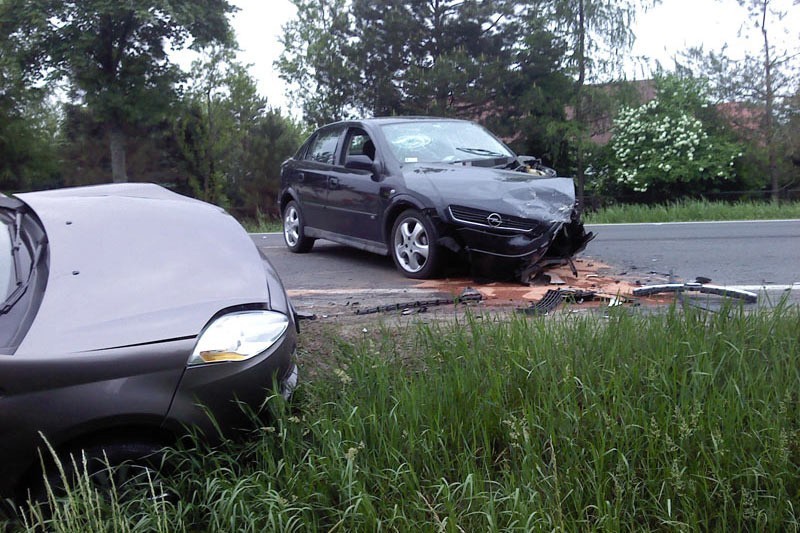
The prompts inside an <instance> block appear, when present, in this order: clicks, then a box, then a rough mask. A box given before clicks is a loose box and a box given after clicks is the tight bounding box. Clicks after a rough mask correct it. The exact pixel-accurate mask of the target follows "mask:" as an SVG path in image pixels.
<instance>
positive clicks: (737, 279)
mask: <svg viewBox="0 0 800 533" xmlns="http://www.w3.org/2000/svg"><path fill="white" fill-rule="evenodd" d="M587 228H588V229H589V230H590V231H594V232H595V233H596V234H597V238H596V239H595V240H594V241H592V242H591V243H590V244H589V246H588V247H587V249H586V251H585V252H584V253H583V254H582V257H584V258H586V260H587V261H591V260H597V261H600V262H603V263H605V264H607V265H609V266H610V271H611V273H612V274H614V275H618V276H621V277H627V278H628V279H636V280H640V281H641V282H642V283H645V284H646V283H654V282H659V281H664V280H665V279H667V278H668V277H669V276H672V277H673V278H675V279H676V280H679V281H693V280H694V279H695V278H696V277H697V276H703V277H706V278H710V279H711V280H712V281H713V283H715V284H718V285H726V286H735V287H741V288H745V289H747V290H754V291H756V290H759V288H760V287H762V286H766V287H768V289H769V290H768V292H767V294H769V295H770V298H771V299H776V298H775V296H778V297H779V294H782V293H783V292H785V291H787V290H788V291H789V294H790V295H791V298H792V300H793V301H798V302H800V220H779V221H747V222H691V223H661V224H611V225H589V226H587ZM252 238H253V240H254V241H255V243H256V245H257V246H258V247H259V248H261V249H262V250H263V251H264V252H265V253H266V255H267V256H268V257H269V258H270V260H271V261H272V263H273V264H274V265H275V268H276V269H277V271H278V274H279V275H280V276H281V278H282V279H283V282H284V285H285V286H286V288H287V290H289V292H290V294H292V296H293V299H294V300H295V301H298V300H300V301H302V300H303V298H313V297H316V298H317V299H318V300H319V299H323V300H324V299H328V300H331V299H335V298H337V297H342V296H346V297H348V298H351V299H352V298H359V297H361V299H362V300H368V301H370V302H376V301H377V300H379V299H381V298H386V297H387V296H388V295H398V297H400V298H402V297H405V298H406V299H408V298H409V297H412V296H413V297H415V298H424V297H426V296H425V291H424V290H422V289H417V288H414V286H415V285H418V284H419V282H418V281H415V280H409V279H407V278H405V277H403V276H402V275H401V274H400V273H399V272H397V270H395V267H394V265H393V263H392V260H391V259H390V258H389V257H382V256H378V255H374V254H370V253H367V252H362V251H359V250H355V249H352V248H348V247H346V246H341V245H338V244H334V243H330V242H327V241H317V242H316V244H315V245H314V249H313V251H312V252H311V253H308V254H291V253H289V252H288V251H287V250H286V248H285V246H284V244H283V236H282V235H281V234H278V233H270V234H254V235H252ZM377 303H380V302H377ZM299 307H301V306H299Z"/></svg>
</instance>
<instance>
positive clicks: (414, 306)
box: [355, 287, 483, 315]
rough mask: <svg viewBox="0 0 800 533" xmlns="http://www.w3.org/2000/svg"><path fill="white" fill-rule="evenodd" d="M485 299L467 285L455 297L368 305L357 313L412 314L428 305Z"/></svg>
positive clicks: (425, 308)
mask: <svg viewBox="0 0 800 533" xmlns="http://www.w3.org/2000/svg"><path fill="white" fill-rule="evenodd" d="M481 300H483V295H482V294H481V293H480V292H478V291H476V290H475V289H473V288H472V287H466V288H464V290H463V291H462V292H461V294H460V295H458V296H456V297H455V298H434V299H432V300H417V301H413V302H401V303H395V304H389V305H378V306H375V307H368V308H366V309H356V310H355V314H356V315H371V314H374V313H386V312H391V311H401V312H402V314H403V315H412V314H418V313H424V312H426V311H427V310H428V307H433V306H437V305H450V304H453V305H457V304H465V303H476V302H480V301H481Z"/></svg>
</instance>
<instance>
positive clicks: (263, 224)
mask: <svg viewBox="0 0 800 533" xmlns="http://www.w3.org/2000/svg"><path fill="white" fill-rule="evenodd" d="M241 224H242V226H244V229H246V230H247V232H248V233H281V232H282V231H283V224H282V222H281V221H280V220H278V219H269V218H266V217H258V218H256V219H255V220H252V219H247V220H242V221H241Z"/></svg>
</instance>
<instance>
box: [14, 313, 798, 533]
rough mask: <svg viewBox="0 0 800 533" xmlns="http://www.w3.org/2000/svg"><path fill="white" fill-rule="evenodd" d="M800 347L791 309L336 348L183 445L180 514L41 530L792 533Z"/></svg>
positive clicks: (146, 508) (74, 503)
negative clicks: (249, 409) (260, 420)
mask: <svg viewBox="0 0 800 533" xmlns="http://www.w3.org/2000/svg"><path fill="white" fill-rule="evenodd" d="M798 341H800V310H798V308H797V307H789V306H785V305H779V306H778V307H777V308H776V309H774V310H763V311H760V312H756V313H746V312H744V311H743V310H741V309H740V308H728V309H725V310H723V312H720V313H716V314H714V313H709V312H704V311H701V310H695V309H685V310H682V309H676V308H673V309H672V310H670V311H669V312H667V313H666V314H661V315H657V316H643V315H640V314H630V313H628V312H626V311H625V310H621V311H619V312H615V313H613V314H611V315H610V316H608V317H606V318H601V317H598V316H589V317H575V316H566V317H564V318H561V319H552V318H537V319H524V318H514V319H511V320H504V321H499V320H479V319H476V318H469V317H468V318H466V319H464V320H462V321H461V322H459V323H457V324H450V325H446V324H445V325H441V324H440V325H419V326H416V327H409V329H400V330H385V331H382V332H381V333H380V334H376V335H374V336H369V334H365V335H364V337H363V338H362V339H360V340H358V341H357V342H355V343H353V342H346V341H344V340H342V339H336V338H334V339H331V346H332V351H333V356H334V361H336V365H335V367H334V369H332V370H330V371H328V372H324V373H319V374H318V375H319V376H320V377H319V378H318V379H317V380H316V381H315V382H313V383H309V382H305V383H303V385H302V386H301V387H300V388H299V389H298V391H297V394H296V396H295V398H294V400H293V403H292V404H291V405H287V404H285V403H284V402H283V401H282V400H281V399H280V398H272V399H270V401H269V408H270V409H271V410H272V411H273V412H274V414H275V418H274V420H275V422H274V423H273V424H272V425H271V426H265V427H260V428H259V429H258V430H257V431H256V432H255V433H254V435H253V437H252V438H251V439H249V440H248V441H247V442H246V443H244V444H238V445H235V444H231V445H229V446H227V447H225V448H223V449H216V450H210V451H209V450H204V449H202V448H198V449H195V450H192V449H189V450H183V451H176V452H174V453H173V456H172V461H173V462H174V463H176V464H177V470H176V471H177V472H178V473H177V474H176V475H175V476H174V477H173V478H172V479H171V480H170V482H171V483H172V484H173V485H174V489H175V490H176V491H177V492H178V493H179V494H180V495H181V499H180V501H179V502H178V503H169V502H163V503H158V504H154V503H153V502H146V501H145V502H142V501H135V502H128V503H119V502H118V501H116V500H115V502H114V505H107V504H102V502H100V503H98V502H99V500H98V499H97V498H93V497H92V496H91V494H88V495H87V494H80V493H79V494H77V495H76V496H75V497H71V498H70V499H69V501H68V503H67V504H65V505H66V506H67V510H66V511H63V512H61V514H60V515H59V514H57V515H56V516H60V517H66V518H67V519H65V520H64V521H63V522H60V521H54V522H50V523H47V524H45V527H44V529H47V530H52V531H76V532H77V531H90V530H91V531H106V530H107V531H111V530H114V531H150V530H159V531H254V532H255V531H309V530H312V531H313V530H323V531H381V530H383V531H487V530H488V531H499V530H503V531H530V530H552V529H560V530H568V531H584V530H595V531H623V530H624V531H640V530H702V531H708V530H725V529H731V530H750V531H798V530H799V529H800V517H799V516H798V513H800V342H798ZM306 364H308V363H306ZM65 513H66V514H65ZM37 521H38V522H39V523H38V524H37ZM41 522H46V520H45V519H44V518H43V517H42V516H38V517H36V516H34V517H33V518H32V519H31V521H29V526H30V529H35V528H36V526H37V525H41Z"/></svg>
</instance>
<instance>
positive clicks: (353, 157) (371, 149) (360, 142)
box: [345, 128, 375, 166]
mask: <svg viewBox="0 0 800 533" xmlns="http://www.w3.org/2000/svg"><path fill="white" fill-rule="evenodd" d="M346 158H347V159H346V161H345V166H352V164H351V163H352V162H356V161H358V162H361V163H363V164H366V165H367V166H369V165H370V164H371V163H372V161H374V160H375V144H374V143H373V142H372V139H370V138H369V135H367V132H365V131H364V130H362V129H358V128H352V129H351V130H350V131H349V132H348V134H347V152H346Z"/></svg>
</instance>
